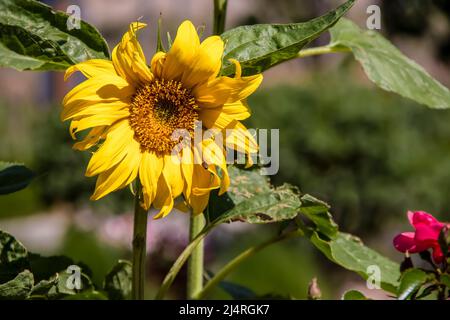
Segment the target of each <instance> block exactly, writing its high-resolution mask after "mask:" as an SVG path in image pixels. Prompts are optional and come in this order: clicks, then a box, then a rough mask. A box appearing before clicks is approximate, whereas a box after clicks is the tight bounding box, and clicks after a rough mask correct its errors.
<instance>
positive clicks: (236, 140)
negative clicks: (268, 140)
mask: <svg viewBox="0 0 450 320" xmlns="http://www.w3.org/2000/svg"><path fill="white" fill-rule="evenodd" d="M225 130H226V131H225V134H226V137H225V144H226V146H227V147H229V148H233V149H235V150H237V151H239V152H243V153H246V154H249V153H255V152H258V143H257V142H256V140H255V138H254V137H253V136H252V135H251V134H250V132H249V131H248V130H247V128H246V127H245V126H244V125H243V124H242V123H240V122H239V121H236V120H235V121H233V122H232V123H230V124H229V125H228V126H227V128H226V129H225Z"/></svg>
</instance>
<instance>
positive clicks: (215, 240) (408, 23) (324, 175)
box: [0, 0, 450, 299]
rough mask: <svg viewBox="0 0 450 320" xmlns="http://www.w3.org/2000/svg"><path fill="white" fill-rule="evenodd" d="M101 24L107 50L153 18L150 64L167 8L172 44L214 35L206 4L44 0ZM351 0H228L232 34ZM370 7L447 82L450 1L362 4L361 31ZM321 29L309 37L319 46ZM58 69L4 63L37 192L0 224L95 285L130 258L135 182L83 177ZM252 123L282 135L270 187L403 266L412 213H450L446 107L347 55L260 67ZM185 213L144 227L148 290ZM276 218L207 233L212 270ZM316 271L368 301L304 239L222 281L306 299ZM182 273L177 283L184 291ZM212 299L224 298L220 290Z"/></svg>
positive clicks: (12, 124) (269, 229) (5, 126)
mask: <svg viewBox="0 0 450 320" xmlns="http://www.w3.org/2000/svg"><path fill="white" fill-rule="evenodd" d="M44 2H45V3H47V4H49V5H51V6H53V7H54V8H56V9H59V10H62V11H66V8H67V7H68V6H69V5H71V4H77V5H79V6H80V8H81V17H82V19H84V20H86V21H87V22H89V23H91V24H93V25H94V26H96V27H97V28H98V29H99V31H100V32H101V33H102V34H103V35H104V36H105V38H106V39H107V41H108V43H109V44H110V48H111V49H112V48H113V47H114V46H115V44H116V43H117V42H118V41H119V40H120V38H121V36H122V34H123V33H124V32H125V31H126V30H127V28H128V24H129V23H130V22H131V21H135V20H137V19H140V20H141V21H144V22H147V23H148V25H149V26H148V28H146V29H145V30H144V31H143V32H142V33H141V34H140V40H141V43H142V46H143V48H144V51H145V52H146V54H147V58H148V59H149V58H150V57H151V55H152V54H153V53H154V51H155V48H156V45H155V44H156V28H157V19H158V17H159V15H160V14H161V15H162V18H163V29H164V30H163V31H167V32H170V34H171V35H172V38H173V37H174V35H175V32H176V28H177V26H178V25H179V23H180V22H181V21H183V20H184V19H190V20H191V21H193V22H194V24H195V25H198V26H202V25H203V26H205V31H204V36H207V35H209V34H210V32H211V25H212V11H213V7H212V2H213V1H212V0H195V1H184V0H170V1H167V0H150V1H149V0H128V1H124V0H122V1H119V0H108V1H107V0H97V1H87V0H85V1H81V0H80V1H44ZM342 2H343V1H329V0H328V1H327V0H296V1H294V0H280V1H276V2H275V1H270V0H246V1H238V0H229V3H228V20H227V25H226V27H227V28H232V27H234V26H237V25H241V24H255V23H288V22H299V21H305V20H308V19H311V18H314V17H316V16H319V15H321V14H323V13H325V12H327V11H328V10H330V9H332V8H334V7H336V6H337V5H339V4H340V3H342ZM370 4H378V5H379V6H380V7H381V14H382V26H381V30H380V32H381V33H383V34H384V35H385V36H386V37H388V38H389V39H390V40H391V41H393V42H394V43H395V45H396V46H398V47H399V48H400V49H401V50H402V51H403V52H404V53H405V54H406V55H407V56H409V57H410V58H412V59H414V60H415V61H417V62H418V63H419V64H421V65H422V66H424V67H425V69H426V70H427V71H428V72H429V73H430V74H431V75H432V76H434V77H435V78H436V79H438V80H439V81H440V82H442V83H443V84H444V85H446V86H447V87H448V86H450V3H449V2H448V1H445V0H441V1H439V0H435V1H434V0H425V1H424V0H408V1H406V0H389V1H388V0H384V1H382V0H378V1H377V0H371V1H366V0H360V1H358V2H357V4H356V5H355V6H354V7H353V9H351V11H350V13H349V14H348V17H349V18H351V19H352V20H354V21H356V22H357V23H358V24H359V25H360V26H361V27H365V21H366V19H367V17H368V15H367V14H366V8H367V7H368V6H369V5H370ZM327 42H328V37H327V36H324V37H322V38H320V39H318V40H317V41H315V42H314V43H313V44H312V45H324V44H326V43H327ZM81 80H82V78H81V77H78V78H77V77H74V78H73V79H72V80H71V81H69V82H67V83H64V81H63V76H62V74H61V73H51V72H48V73H32V72H28V73H27V72H22V73H20V72H17V71H14V70H9V69H0V82H1V83H2V85H1V86H0V159H2V160H5V161H19V162H24V163H25V164H26V165H27V166H28V167H30V168H31V169H33V170H34V171H35V172H37V174H38V177H37V178H36V179H35V180H34V181H33V182H32V184H31V186H30V187H29V188H27V189H25V190H22V191H20V192H17V193H14V194H11V195H7V196H1V197H0V229H2V230H5V231H7V232H10V233H12V234H13V235H14V236H16V237H17V238H18V239H19V240H21V241H22V242H23V243H24V244H25V246H26V247H28V248H29V250H30V251H33V252H39V253H42V254H46V255H53V254H63V253H64V254H66V255H68V256H70V257H72V258H74V259H75V260H77V261H83V262H84V263H86V264H88V265H89V266H91V268H92V271H93V279H94V281H95V282H97V283H98V284H100V283H101V281H102V279H103V277H104V275H105V274H106V273H107V272H108V271H109V270H110V269H111V268H112V266H113V265H114V263H115V262H116V261H117V259H119V258H129V257H130V242H131V232H132V196H131V194H130V191H129V190H128V189H125V190H122V191H120V192H117V193H114V194H112V195H110V196H108V197H106V198H104V199H102V200H100V201H98V202H89V200H88V198H89V195H90V194H91V192H92V191H93V186H94V184H95V179H92V178H86V177H84V169H85V167H86V164H87V161H88V159H89V154H88V152H85V153H81V152H77V151H74V150H72V149H71V145H72V143H73V142H72V141H71V138H70V136H69V133H68V123H64V124H63V123H61V122H60V120H59V112H60V109H61V103H60V102H61V100H62V97H63V96H64V94H65V93H66V92H67V91H68V90H69V89H70V88H71V87H73V86H74V85H75V84H76V83H78V82H79V81H81ZM249 100H250V101H249V104H250V106H251V108H252V111H253V115H252V117H251V119H249V121H247V123H246V124H247V125H248V126H249V127H252V128H279V129H280V170H279V173H278V174H277V175H276V176H273V177H272V182H273V183H274V184H281V183H282V182H290V183H292V184H294V185H297V186H299V188H300V190H302V191H303V192H305V193H310V194H312V195H314V196H316V197H318V198H320V199H322V200H325V201H327V202H328V203H329V204H330V205H331V206H332V213H333V215H334V217H335V219H336V221H337V222H338V224H339V225H340V228H341V230H342V231H346V232H352V233H354V234H356V235H358V236H360V237H362V238H363V239H364V241H365V242H366V243H367V244H369V245H370V246H372V247H373V248H375V249H377V250H379V251H380V252H382V253H384V254H386V255H388V256H390V257H391V258H392V259H394V260H396V261H401V260H402V255H401V254H399V253H398V252H396V251H395V250H394V249H393V247H392V244H391V243H392V238H393V237H394V236H395V234H397V233H399V232H401V231H406V230H409V229H410V226H409V225H408V223H407V219H406V211H407V210H408V209H410V210H425V211H428V212H430V213H432V214H434V215H435V216H436V217H438V218H440V219H442V220H447V221H448V220H450V219H449V218H450V197H449V194H450V125H449V123H450V111H437V110H430V109H426V108H425V107H423V106H420V105H417V104H416V103H414V102H412V101H409V100H406V99H403V98H400V97H398V96H396V95H393V94H390V93H387V92H384V91H381V90H380V89H377V88H376V87H375V86H374V85H372V84H371V83H370V82H369V81H368V80H367V78H366V76H365V75H364V73H363V72H362V70H361V68H360V66H359V65H358V64H357V63H356V62H354V61H353V58H352V57H351V56H350V55H349V54H335V55H327V56H321V57H311V58H306V59H302V60H293V61H290V62H287V63H284V64H282V65H279V66H277V67H275V68H273V69H271V70H270V71H268V72H266V73H265V79H264V83H263V85H262V87H261V88H260V89H259V90H258V91H257V93H256V94H254V95H253V96H252V97H251V98H250V99H249ZM187 228H188V219H187V216H186V215H184V214H182V213H173V214H171V215H170V216H169V217H168V218H166V219H163V220H157V221H150V222H149V237H148V238H149V240H148V241H149V244H148V247H149V249H148V250H149V255H148V286H149V290H147V293H148V295H149V297H152V296H153V295H154V293H155V289H156V288H157V286H158V285H159V284H160V282H161V280H162V277H163V276H164V275H165V273H166V272H167V270H168V268H169V267H170V266H171V264H172V262H173V261H174V259H175V258H176V257H177V255H178V254H179V253H180V252H181V250H182V249H183V247H184V246H185V245H186V243H187V237H188V236H187ZM274 232H276V227H274V226H248V225H244V224H241V223H238V222H236V223H233V224H231V225H226V226H223V227H220V228H219V229H218V230H216V231H215V232H214V233H213V234H212V235H211V236H210V237H209V238H208V240H207V246H206V268H207V269H208V270H211V271H212V272H214V271H216V270H218V268H220V266H222V265H223V264H224V263H225V262H226V261H227V260H228V259H230V258H232V257H233V256H235V255H236V254H238V253H239V252H241V251H242V250H244V249H245V248H247V247H248V246H250V245H252V244H257V243H259V242H260V241H263V240H264V239H267V238H268V237H270V236H271V234H273V233H274ZM313 277H317V278H318V283H319V286H320V287H321V289H322V292H323V297H324V298H328V299H338V298H340V295H341V294H342V293H343V292H344V291H345V290H346V289H348V288H358V289H359V290H361V291H364V292H365V293H366V295H368V296H370V297H375V298H376V297H384V296H383V293H382V292H377V291H373V290H372V291H368V290H367V289H366V288H365V285H364V282H363V281H362V280H360V279H359V278H358V277H357V276H355V275H353V274H351V273H350V272H346V271H345V270H342V269H340V268H338V267H335V266H334V265H332V264H331V263H329V262H328V261H327V260H326V259H325V258H324V257H322V256H321V254H320V253H318V252H317V251H316V250H315V249H313V248H312V247H311V246H310V245H309V244H308V243H307V241H305V240H301V239H300V240H298V239H296V240H293V241H290V242H285V243H282V244H278V245H276V246H273V247H271V248H269V249H266V251H263V252H261V253H259V254H258V255H256V256H255V257H253V258H252V259H250V260H248V261H247V262H246V263H244V264H243V265H242V266H241V267H240V268H239V269H238V270H237V271H236V272H234V273H233V274H231V275H230V277H229V278H228V280H230V281H233V282H235V283H237V284H240V285H244V286H248V287H250V288H252V289H253V290H254V291H255V292H256V293H258V294H261V295H264V294H271V293H278V294H281V295H284V296H292V297H295V298H305V297H306V293H307V287H308V283H309V281H310V280H311V279H312V278H313ZM184 290H185V287H184V274H181V275H180V276H179V277H178V278H177V281H176V283H175V285H174V287H173V289H172V291H171V297H172V298H180V297H183V296H184ZM212 298H228V296H227V295H226V294H225V293H224V292H222V291H221V290H220V289H217V290H216V291H215V292H214V294H213V296H212Z"/></svg>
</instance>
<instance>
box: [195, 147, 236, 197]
mask: <svg viewBox="0 0 450 320" xmlns="http://www.w3.org/2000/svg"><path fill="white" fill-rule="evenodd" d="M201 147H202V155H203V159H204V161H205V162H206V163H207V164H208V165H213V166H218V167H219V168H220V169H221V173H222V178H221V179H220V180H221V183H220V191H219V195H220V194H223V193H224V192H225V191H226V190H227V189H228V187H229V186H230V177H229V176H228V170H227V161H226V160H227V159H226V156H225V152H224V150H223V146H219V145H217V143H216V141H214V140H212V139H205V140H203V141H202V145H201Z"/></svg>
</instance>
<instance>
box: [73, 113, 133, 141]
mask: <svg viewBox="0 0 450 320" xmlns="http://www.w3.org/2000/svg"><path fill="white" fill-rule="evenodd" d="M129 114H130V113H129V111H128V110H120V111H117V112H114V113H109V114H96V115H92V116H88V117H84V118H81V119H79V120H78V119H75V120H72V122H71V123H70V129H69V130H70V135H71V136H72V138H73V139H74V140H75V139H76V136H75V134H76V133H77V132H80V131H83V130H86V129H89V128H93V127H99V126H110V125H112V124H113V123H115V122H117V121H119V120H121V119H125V118H127V117H128V116H129Z"/></svg>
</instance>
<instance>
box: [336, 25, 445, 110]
mask: <svg viewBox="0 0 450 320" xmlns="http://www.w3.org/2000/svg"><path fill="white" fill-rule="evenodd" d="M330 33H331V43H330V46H331V47H345V48H349V49H351V51H352V52H353V54H354V56H355V58H356V60H358V61H359V63H361V65H362V67H363V69H364V71H365V73H366V74H367V76H368V77H369V79H370V80H372V81H373V82H374V83H375V84H376V85H378V86H379V87H381V88H382V89H384V90H387V91H392V92H395V93H397V94H399V95H402V96H404V97H406V98H410V99H412V100H415V101H417V102H419V103H422V104H424V105H427V106H428V107H430V108H437V109H444V108H450V91H449V90H448V89H447V88H446V87H444V86H443V85H442V84H440V83H439V82H438V81H436V80H435V79H433V78H432V77H431V76H430V75H429V74H428V73H427V72H426V71H425V70H424V69H423V68H422V67H421V66H419V65H418V64H417V63H415V62H414V61H412V60H411V59H409V58H407V57H406V56H405V55H403V54H402V53H401V52H400V50H398V49H397V48H396V47H395V46H393V45H392V44H391V43H390V42H389V41H388V40H386V39H385V38H383V36H381V35H380V34H379V33H378V32H375V31H365V30H361V29H360V28H359V27H358V26H356V25H355V24H354V23H353V22H351V21H349V20H347V19H341V20H340V21H339V22H338V23H337V24H336V25H335V26H334V27H333V28H331V29H330Z"/></svg>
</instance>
